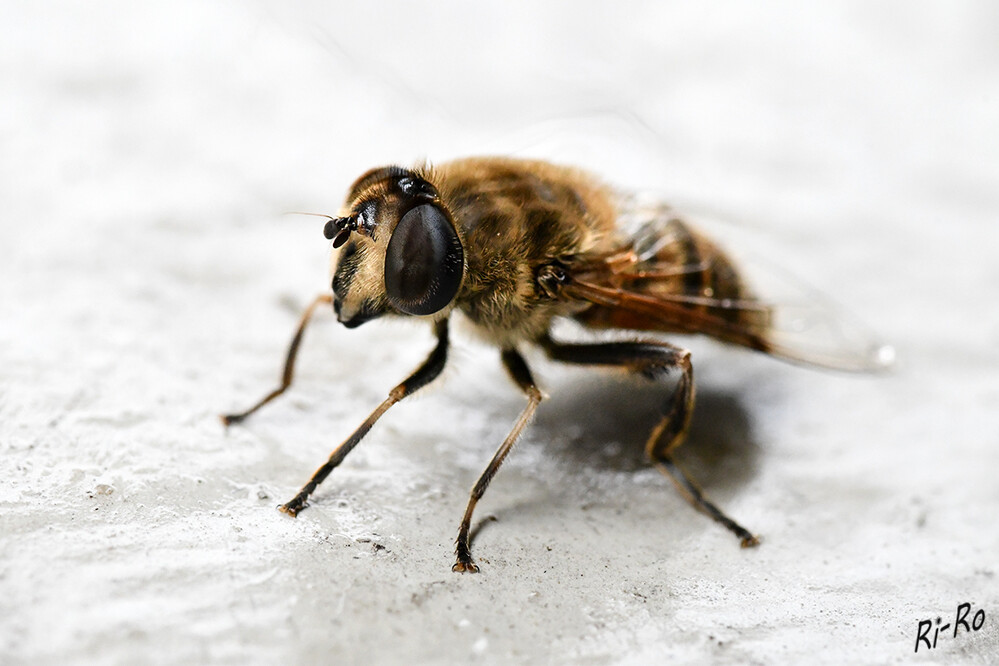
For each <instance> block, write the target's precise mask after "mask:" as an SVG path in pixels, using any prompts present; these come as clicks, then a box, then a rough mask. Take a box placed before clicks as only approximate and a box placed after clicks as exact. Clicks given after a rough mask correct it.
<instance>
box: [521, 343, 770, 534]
mask: <svg viewBox="0 0 999 666" xmlns="http://www.w3.org/2000/svg"><path fill="white" fill-rule="evenodd" d="M541 344H542V346H543V347H544V349H545V351H546V352H547V353H548V355H549V356H550V357H551V358H552V359H554V360H556V361H563V362H566V363H578V364H582V365H612V366H622V367H625V368H628V369H629V370H631V371H633V372H639V373H641V374H642V375H644V376H646V377H649V378H650V379H665V378H666V376H667V375H669V374H670V372H672V371H674V370H679V371H680V379H679V381H678V382H677V385H676V388H675V389H673V394H672V396H671V398H670V403H669V404H670V407H669V411H668V412H667V413H666V415H665V416H663V418H662V420H661V421H659V423H658V424H656V426H655V428H653V429H652V433H651V435H650V436H649V439H648V441H647V442H646V444H645V452H646V454H647V455H648V457H649V459H650V460H651V461H652V463H653V464H654V465H655V466H656V468H657V469H659V471H660V472H662V473H663V474H665V475H666V476H667V477H668V478H669V479H670V480H671V481H672V482H673V483H674V485H676V487H677V489H679V491H680V493H681V494H682V495H683V496H684V497H685V498H686V499H687V501H688V502H690V503H691V504H692V505H693V506H694V508H696V509H697V510H698V511H701V512H703V513H705V514H707V515H708V516H710V517H711V518H713V519H714V520H716V521H718V522H719V523H721V524H722V525H724V526H725V527H726V528H727V529H728V530H729V531H731V532H732V533H733V534H735V535H736V536H737V537H738V538H739V541H740V543H741V544H742V547H743V548H748V547H751V546H755V545H757V544H758V543H759V539H758V538H757V537H756V536H754V535H753V534H752V533H751V532H750V531H749V530H747V529H746V528H744V527H743V526H742V525H740V524H739V523H737V522H735V521H734V520H732V519H731V518H729V517H728V516H726V515H725V513H724V512H722V510H721V509H719V508H718V507H717V506H716V505H715V504H714V503H713V502H712V501H710V500H709V499H708V498H707V497H705V496H704V493H703V492H702V491H701V489H700V487H699V486H698V485H697V483H695V482H694V481H693V480H692V479H691V478H690V476H689V475H688V474H687V473H686V472H685V471H684V470H683V469H682V468H681V467H680V466H679V465H678V464H677V463H676V461H675V460H673V451H674V450H675V449H676V448H677V447H679V446H680V445H681V444H682V443H683V440H684V439H685V438H686V436H687V430H688V428H689V427H690V417H691V415H692V414H693V409H694V368H693V366H692V365H691V363H690V352H688V351H687V350H685V349H680V348H679V347H675V346H673V345H671V344H668V343H665V342H606V343H596V344H563V343H559V342H555V341H554V340H552V339H551V338H548V337H546V338H544V339H543V340H542V341H541Z"/></svg>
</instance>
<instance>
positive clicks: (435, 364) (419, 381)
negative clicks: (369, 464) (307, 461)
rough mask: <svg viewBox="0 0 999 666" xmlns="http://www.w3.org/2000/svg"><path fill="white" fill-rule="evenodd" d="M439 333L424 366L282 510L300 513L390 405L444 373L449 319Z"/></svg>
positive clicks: (373, 414)
mask: <svg viewBox="0 0 999 666" xmlns="http://www.w3.org/2000/svg"><path fill="white" fill-rule="evenodd" d="M436 333H437V346H436V347H435V348H434V350H433V351H432V352H430V356H428V357H427V360H426V361H424V362H423V365H421V366H420V367H419V368H417V369H416V371H415V372H414V373H413V374H411V375H410V376H409V377H408V378H407V379H406V381H404V382H402V383H401V384H399V385H398V386H396V387H395V388H394V389H392V390H391V391H390V392H389V397H388V398H386V399H385V401H384V402H382V404H380V405H378V407H377V408H375V411H373V412H371V414H370V415H369V416H368V418H366V419H365V420H364V423H362V424H361V425H360V427H359V428H358V429H357V430H355V431H354V432H353V434H351V436H350V437H348V438H347V439H346V440H345V441H344V442H343V444H341V445H340V446H338V447H337V448H336V450H334V451H333V453H331V454H330V457H329V460H327V461H326V463H325V464H323V466H322V467H320V468H319V469H317V470H316V473H315V474H313V475H312V478H311V479H309V482H308V483H306V484H305V485H304V486H302V490H300V491H299V493H298V494H297V495H295V497H293V498H292V499H291V501H290V502H288V503H287V504H284V505H283V506H281V507H280V509H281V511H284V512H285V513H287V514H288V515H291V516H297V515H298V512H299V511H301V510H302V509H304V508H305V506H306V504H305V501H306V500H307V499H308V498H309V495H311V494H312V491H314V490H315V489H316V487H317V486H318V485H319V484H320V483H322V482H323V480H324V479H325V478H326V477H327V476H329V475H330V472H332V471H333V469H334V468H335V467H336V466H337V465H339V464H340V463H341V462H343V459H344V458H346V457H347V454H348V453H350V452H351V451H352V450H353V448H354V447H355V446H357V444H358V442H360V441H361V439H362V438H363V437H364V436H365V435H367V434H368V431H369V430H371V427H372V426H373V425H375V422H376V421H378V419H379V418H381V416H382V414H384V413H385V412H387V411H388V408H389V407H391V406H392V405H394V404H395V403H397V402H399V401H400V400H402V399H403V398H405V397H406V396H408V395H411V394H412V393H414V392H415V391H417V390H419V389H421V388H423V387H424V386H426V385H427V384H429V383H430V382H432V381H433V380H434V379H436V378H437V376H438V375H440V374H441V370H443V369H444V364H445V362H446V361H447V347H448V329H447V320H446V319H442V320H441V321H439V322H437V324H436Z"/></svg>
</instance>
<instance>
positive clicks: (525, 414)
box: [451, 349, 542, 573]
mask: <svg viewBox="0 0 999 666" xmlns="http://www.w3.org/2000/svg"><path fill="white" fill-rule="evenodd" d="M502 358H503V365H504V366H506V369H507V372H509V373H510V376H511V377H512V378H513V381H515V382H517V385H518V386H520V388H521V390H522V391H524V393H526V394H527V400H528V402H527V406H526V407H524V411H522V412H521V413H520V417H518V418H517V422H516V423H514V425H513V429H512V430H511V431H510V434H508V435H507V436H506V439H505V440H503V443H502V444H501V445H500V447H499V448H498V449H497V450H496V453H495V454H493V459H492V460H490V461H489V466H488V467H486V470H485V471H484V472H483V473H482V476H480V477H479V480H478V481H477V482H476V483H475V486H474V487H473V488H472V494H471V497H469V499H468V506H467V507H466V508H465V515H464V517H463V518H462V519H461V527H460V528H458V539H457V541H456V542H455V549H454V551H455V555H456V559H455V563H454V566H453V567H451V571H459V572H463V573H464V572H467V573H475V572H477V571H478V570H479V567H478V565H477V564H475V562H473V561H472V551H471V548H470V546H469V543H468V533H469V530H470V529H471V527H472V513H473V512H474V511H475V505H476V504H477V503H478V501H479V500H480V499H482V495H484V494H485V492H486V488H488V487H489V482H490V481H492V480H493V477H494V476H496V472H497V471H499V468H500V465H502V464H503V460H504V459H506V456H507V454H509V453H510V450H511V449H512V448H513V445H514V444H515V443H516V441H517V438H518V437H519V436H520V432H521V431H522V430H523V429H524V426H526V425H527V423H528V421H530V420H531V416H533V415H534V411H535V410H536V409H537V408H538V404H539V403H540V402H541V397H542V396H541V391H539V390H538V387H537V386H535V384H534V379H533V378H532V377H531V371H530V369H529V368H528V367H527V363H526V362H524V357H523V356H521V355H520V354H519V353H517V351H516V350H514V349H505V350H503V357H502Z"/></svg>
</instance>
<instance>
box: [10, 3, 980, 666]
mask: <svg viewBox="0 0 999 666" xmlns="http://www.w3.org/2000/svg"><path fill="white" fill-rule="evenodd" d="M4 16H5V20H4V21H3V25H2V26H0V367H2V370H0V449H2V455H0V475H2V476H3V478H4V479H5V482H4V483H3V484H0V590H2V592H3V593H2V594H0V661H2V662H4V663H28V662H31V663H46V662H48V663H64V662H66V661H74V662H77V663H83V662H95V663H123V662H131V661H136V660H138V661H143V662H162V663H171V662H172V663H176V662H192V661H193V662H233V663H251V662H256V663H264V662H274V661H283V662H301V661H306V660H310V661H315V660H317V659H319V660H323V661H327V660H330V661H337V662H340V663H357V662H360V661H369V660H372V661H377V662H379V663H397V662H408V661H410V660H417V661H430V662H445V661H455V660H467V659H470V658H475V659H477V660H481V661H483V662H484V663H498V662H506V661H527V660H538V659H540V660H542V661H549V662H560V661H569V662H573V661H580V660H587V661H591V662H593V663H645V662H650V661H655V662H658V661H662V660H664V659H667V658H669V659H673V660H678V661H700V660H706V659H712V660H714V661H721V662H726V661H728V662H738V663H743V662H746V661H771V660H777V659H779V660H785V661H788V660H795V659H801V658H804V657H806V656H807V657H808V658H821V657H823V656H826V655H828V658H830V659H842V658H844V657H846V658H849V659H851V660H853V661H876V662H889V661H896V660H905V659H907V658H909V655H911V654H912V651H913V643H914V640H915V636H916V630H917V625H918V622H919V620H920V619H924V618H929V617H934V618H935V617H937V616H940V615H943V616H945V617H946V616H947V615H948V614H951V613H953V612H954V609H955V608H956V606H957V605H958V604H959V603H963V602H970V603H973V604H974V605H975V608H979V607H985V608H986V609H987V610H986V614H987V618H991V617H992V616H991V613H992V609H994V608H995V607H996V604H997V603H999V585H997V583H996V577H995V576H996V574H995V570H994V554H995V552H997V548H999V534H997V533H996V530H995V525H994V521H992V520H990V519H988V518H987V517H986V516H987V515H992V514H994V512H995V508H996V506H997V503H999V494H997V492H999V491H997V489H996V484H995V473H996V470H997V465H999V453H997V452H999V417H997V416H996V414H997V413H999V380H997V370H999V352H997V346H999V309H997V308H996V307H995V306H994V304H995V302H996V299H997V296H999V268H997V265H996V262H995V260H994V255H995V252H996V250H997V249H999V226H997V213H999V124H997V123H996V118H999V42H997V40H996V34H997V33H999V7H997V6H996V5H995V4H994V3H990V2H987V1H985V0H979V1H971V0H969V1H965V2H951V3H946V4H944V3H924V2H916V3H913V2H890V3H881V4H878V5H871V4H870V3H863V2H841V3H836V4H833V5H828V6H821V7H818V6H803V5H801V4H800V3H791V2H786V3H781V2H766V3H762V4H761V3H754V4H753V5H746V4H744V3H736V2H712V3H700V4H697V5H696V6H692V5H688V4H684V3H673V2H669V3H639V2H634V3H631V2H626V3H616V4H615V5H613V6H609V5H602V4H599V3H578V2H577V3H568V2H558V3H526V2H525V3H509V4H507V3H504V4H503V5H502V6H494V5H489V6H484V5H483V6H471V5H468V4H465V3H457V2H444V3H435V4H434V5H432V6H431V5H425V6H418V5H412V4H409V3H391V4H389V5H387V6H386V5H377V6H376V5H369V4H362V3H337V4H336V5H333V4H331V3H322V2H291V3H277V2H255V3H235V2H218V3H208V4H206V3H195V2H187V1H185V0H182V1H180V2H169V3H168V2H146V3H139V4H136V3H127V2H116V1H109V2H103V3H74V2H49V3H28V2H8V3H6V4H5V11H4ZM474 154H503V155H514V156H530V157H538V158H543V159H548V160H552V161H556V162H562V163H567V164H574V165H578V166H582V167H585V168H587V169H590V170H591V171H593V172H595V173H597V174H599V175H601V176H602V177H604V178H605V179H606V180H608V181H609V182H611V183H613V184H615V185H617V186H620V187H624V188H633V189H638V190H651V191H654V192H656V193H657V194H659V195H661V196H663V197H664V198H665V199H666V200H668V201H671V202H674V203H676V204H677V205H678V206H679V207H680V208H682V209H688V210H691V211H694V212H697V213H703V214H706V215H709V216H711V217H717V218H720V219H722V220H725V221H727V222H729V223H731V224H734V225H736V226H738V227H739V228H741V229H743V230H750V231H751V232H752V233H751V234H750V235H752V236H755V237H756V238H757V239H759V240H760V242H761V246H762V248H763V251H764V252H765V253H767V254H768V255H769V256H771V257H772V258H773V259H774V261H775V262H776V263H778V264H780V265H782V266H785V267H787V268H789V269H790V270H791V271H792V272H793V273H795V274H798V275H801V276H802V277H803V279H805V280H807V282H809V283H811V284H815V285H818V286H819V287H820V288H821V289H822V290H823V291H825V292H826V293H828V294H830V295H831V296H832V297H833V298H835V299H836V300H838V301H840V302H842V303H845V304H847V306H848V307H849V308H850V309H851V310H852V311H853V312H856V313H857V314H858V315H859V316H860V317H861V318H863V319H864V320H866V321H868V322H869V323H870V324H871V325H872V326H873V327H874V328H875V329H876V330H878V331H879V332H880V333H881V334H882V335H883V336H884V338H885V339H886V340H888V341H890V342H891V343H893V344H894V345H895V347H896V348H897V351H898V357H899V363H898V365H897V367H896V369H895V371H894V372H893V373H892V374H891V375H889V376H887V377H879V378H856V377H843V376H840V375H832V374H823V373H811V372H806V371H803V370H800V369H797V368H792V367H788V366H786V365H782V364H779V363H776V362H774V361H771V360H769V359H766V358H763V357H759V356H755V355H752V354H747V353H744V352H738V351H731V350H726V349H722V348H720V347H718V346H715V345H711V344H709V343H705V342H703V341H698V340H694V341H690V346H691V348H692V349H693V350H694V353H695V356H694V358H695V363H696V364H697V367H698V376H699V382H700V383H699V391H700V395H701V410H699V412H698V413H699V416H698V417H697V420H696V421H695V428H694V432H693V433H692V437H691V442H690V447H688V448H689V449H690V452H689V461H688V462H689V465H690V467H691V468H692V469H693V470H694V471H695V472H697V475H698V476H699V478H701V479H702V480H703V481H704V483H705V486H706V488H707V489H708V491H709V493H711V494H713V495H715V496H716V497H717V498H718V499H719V501H720V503H722V504H723V505H724V506H725V507H726V508H727V509H728V510H729V512H730V513H732V514H733V515H736V516H737V517H739V518H740V519H741V520H742V522H745V523H747V524H750V526H751V527H753V528H754V529H756V530H757V531H759V532H761V533H762V534H763V535H764V539H765V541H764V544H763V546H762V547H761V548H760V549H758V550H756V551H754V552H751V553H747V552H741V551H739V550H738V549H737V548H734V547H733V544H732V543H730V541H732V539H731V538H730V537H729V535H727V534H725V533H724V532H723V530H721V529H718V528H717V527H716V526H714V525H712V524H711V523H710V522H709V521H707V519H704V518H703V517H701V516H698V515H696V514H695V513H694V512H693V511H691V510H690V509H689V507H687V506H686V504H685V503H684V502H683V500H682V499H681V498H680V497H679V496H677V495H676V493H675V492H674V491H673V489H672V488H671V487H670V486H669V484H667V483H664V482H663V479H661V478H660V477H659V475H658V474H657V473H656V472H654V471H653V470H649V469H648V468H647V467H646V466H645V465H644V463H643V462H642V460H641V442H642V441H644V433H645V432H646V431H647V429H648V427H649V426H650V425H651V423H652V422H653V420H654V415H655V412H656V410H657V409H659V407H660V403H661V400H662V395H661V390H659V389H656V388H655V387H649V386H646V385H644V384H641V383H634V382H628V381H625V380H622V379H606V378H601V377H600V376H593V374H592V373H582V372H577V371H575V370H567V369H561V368H557V367H554V366H552V365H550V364H540V365H539V368H540V370H539V371H538V374H539V375H541V376H542V377H543V378H544V382H543V383H544V387H545V389H546V390H547V391H548V392H549V393H551V395H552V399H551V400H550V401H549V402H547V403H545V405H544V406H543V409H542V412H541V414H539V417H538V420H537V422H536V423H535V424H534V428H533V429H532V430H531V431H529V432H528V434H527V435H526V436H525V439H524V442H523V444H522V445H521V446H520V447H519V448H518V450H517V451H516V455H514V456H512V457H511V459H510V462H509V463H508V465H507V466H506V467H504V469H503V471H502V472H501V474H500V475H499V476H498V477H497V480H496V482H495V483H494V484H493V486H492V487H491V488H490V493H489V494H488V495H487V497H486V500H484V502H483V504H482V505H481V512H480V514H479V517H480V518H482V519H486V518H487V517H488V516H492V517H493V518H496V519H497V520H496V522H495V524H492V521H488V520H484V523H488V524H487V525H486V527H484V528H483V529H482V533H481V535H480V538H479V539H478V540H477V542H476V544H475V547H474V550H475V552H476V554H477V555H478V556H479V557H480V559H481V560H482V563H483V565H484V566H483V574H482V575H480V576H478V577H471V576H464V577H463V576H454V575H452V574H451V573H450V571H449V567H450V562H451V554H450V551H451V543H452V542H451V539H452V538H453V533H454V530H455V528H456V527H457V521H458V519H459V518H460V514H461V510H462V509H463V507H464V502H465V499H466V497H467V489H468V488H469V487H470V486H471V484H472V483H473V482H474V479H475V478H476V476H477V475H478V473H479V471H480V470H481V469H482V468H483V467H484V466H485V464H486V462H487V461H488V459H489V457H490V455H491V453H492V451H493V449H494V448H495V446H496V445H497V444H498V443H499V442H500V441H501V439H502V437H503V435H504V434H505V432H506V430H507V429H508V427H509V425H510V424H511V423H512V421H513V419H514V418H515V416H516V414H517V413H518V411H519V410H520V408H521V406H522V399H521V398H520V397H519V396H518V395H517V393H516V391H514V390H512V388H511V387H510V386H509V385H508V380H507V379H506V378H505V376H504V375H503V373H502V370H501V369H500V368H499V366H498V363H497V362H496V358H495V354H494V353H493V352H492V351H491V350H489V349H487V348H484V347H481V346H479V345H477V344H476V343H474V342H467V341H464V340H459V341H458V348H457V350H456V353H455V356H454V358H455V362H454V363H453V364H452V368H451V369H450V370H449V372H448V376H447V381H446V382H445V383H444V385H443V386H442V387H440V388H438V389H437V390H434V391H430V392H428V394H427V395H425V396H420V397H419V399H417V400H414V401H413V403H412V404H404V405H400V406H398V407H397V408H394V410H393V412H392V413H391V414H390V415H389V416H387V417H386V419H385V421H384V422H383V423H382V424H380V425H379V428H378V429H376V431H375V432H373V433H372V435H371V441H370V442H369V441H366V442H365V444H364V446H361V447H359V449H358V450H357V451H356V452H355V453H353V454H352V456H351V458H350V459H349V460H348V463H347V464H346V465H345V466H344V468H343V469H340V470H337V472H336V473H335V474H334V476H333V477H331V479H330V480H329V481H327V483H326V484H325V485H324V486H323V489H322V491H321V492H320V493H319V494H318V495H317V497H316V501H315V503H314V505H313V507H312V508H310V510H309V511H308V512H305V513H303V514H302V516H301V517H300V518H299V519H298V520H297V521H291V520H288V519H287V518H286V517H284V516H281V515H279V514H278V513H277V512H276V511H274V510H273V507H274V505H276V504H277V503H279V502H280V501H283V500H284V499H287V497H290V494H293V493H294V492H295V491H296V489H297V488H298V486H299V485H300V484H301V483H302V482H304V481H305V480H306V478H307V476H308V474H309V473H310V471H311V470H312V469H314V467H315V466H316V465H318V464H319V463H320V462H321V461H322V460H323V459H324V458H325V456H326V455H327V454H328V452H329V451H330V450H331V449H332V447H333V445H335V444H336V443H337V442H338V441H339V440H340V439H341V438H342V437H343V436H344V435H346V434H347V432H349V430H350V429H351V428H352V427H353V425H354V424H355V423H357V422H360V420H361V419H362V418H363V415H364V414H365V413H367V411H368V410H370V409H371V408H372V407H373V406H374V405H375V404H377V402H379V401H380V400H381V399H382V397H383V396H384V394H385V392H386V391H387V390H388V389H389V388H390V387H391V386H392V385H394V384H395V383H396V382H397V381H399V380H400V379H401V378H402V377H404V376H405V374H406V373H407V372H408V371H409V370H410V369H411V368H412V367H414V366H415V364H417V363H418V362H419V360H420V359H421V358H422V357H423V356H424V354H425V353H426V351H427V350H428V349H429V348H430V346H431V345H432V340H431V337H430V335H429V334H428V333H427V332H426V331H424V330H422V329H421V328H419V327H412V326H405V325H401V324H393V323H389V322H387V323H381V322H379V323H373V324H370V325H367V326H365V327H364V328H363V329H361V330H359V331H356V332H348V331H346V330H344V329H342V328H341V327H338V326H336V325H335V324H334V323H333V322H331V321H329V320H326V321H319V322H317V324H316V326H315V329H314V330H312V331H310V333H309V336H308V338H307V340H306V344H305V346H304V348H303V351H302V355H301V357H300V358H301V359H302V366H301V370H300V373H299V379H298V382H299V383H298V384H297V385H296V389H295V390H294V391H293V392H291V393H290V394H289V395H288V396H286V399H285V400H284V401H283V403H282V404H275V405H274V406H273V407H271V408H269V411H267V412H262V413H261V414H260V415H259V418H257V419H255V420H253V421H250V422H248V423H247V425H245V426H243V427H240V428H233V429H231V430H230V431H229V432H228V433H226V432H225V431H223V429H222V428H221V426H219V424H218V421H217V419H216V415H217V414H218V413H219V412H222V411H228V410H232V409H235V408H238V407H241V406H244V405H246V404H249V403H250V402H252V401H253V400H255V399H256V398H257V397H259V396H260V395H262V394H263V393H264V392H265V391H266V390H268V389H269V388H271V386H272V384H273V382H274V381H275V380H276V379H277V375H278V371H279V369H280V365H281V362H282V360H283V354H284V349H285V345H286V344H287V341H288V339H289V338H290V335H291V333H292V330H293V327H294V325H295V321H296V319H297V313H298V311H299V310H300V309H301V308H302V307H304V305H305V304H306V303H307V302H308V301H309V300H310V299H311V298H312V296H313V295H314V294H316V293H318V292H320V291H322V290H324V289H326V288H328V262H329V258H328V253H329V246H328V243H327V242H326V241H325V240H323V239H322V237H321V235H320V234H321V223H317V222H316V220H315V219H313V218H303V217H289V216H284V215H283V214H282V213H283V212H285V211H288V210H307V211H315V212H329V213H332V212H334V211H335V210H336V209H337V207H338V206H339V205H340V203H341V199H342V197H343V195H344V192H345V189H346V188H347V186H348V185H349V184H350V182H352V180H353V179H354V178H355V177H356V176H357V175H359V174H360V173H362V172H363V171H365V170H366V169H368V168H370V167H372V166H376V165H380V164H385V163H401V164H410V163H414V162H417V161H420V160H423V159H429V160H431V161H443V160H447V159H450V158H454V157H460V156H464V155H474ZM685 344H686V343H685ZM532 358H533V357H532ZM538 362H539V363H540V359H539V360H538ZM594 405H596V406H600V407H603V409H594ZM990 512H991V513H990ZM428 636H429V637H435V640H431V639H430V638H428ZM935 654H936V655H937V656H938V657H939V658H940V659H944V660H946V661H959V660H966V661H969V662H973V663H986V662H988V661H989V660H990V659H993V658H995V657H996V655H997V654H999V633H997V631H996V628H995V625H994V622H993V621H992V620H991V619H987V620H986V626H985V630H983V631H980V632H977V633H974V634H969V635H967V636H963V635H962V636H959V637H956V638H953V639H951V640H949V641H948V642H947V644H946V645H944V644H943V643H941V646H940V647H938V648H936V650H935Z"/></svg>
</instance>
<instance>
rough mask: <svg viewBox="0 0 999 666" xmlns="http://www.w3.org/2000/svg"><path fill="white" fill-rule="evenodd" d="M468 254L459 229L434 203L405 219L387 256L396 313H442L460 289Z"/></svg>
mask: <svg viewBox="0 0 999 666" xmlns="http://www.w3.org/2000/svg"><path fill="white" fill-rule="evenodd" d="M464 267H465V253H464V250H462V247H461V241H460V240H459V239H458V233H457V232H456V231H455V230H454V225H453V224H451V221H450V220H449V219H448V218H447V216H445V215H444V212H443V211H442V210H441V209H440V208H438V207H437V206H436V205H434V204H424V205H422V206H417V207H416V208H413V209H412V210H410V211H409V212H408V213H406V214H405V215H403V216H402V219H401V220H399V224H397V225H396V227H395V231H393V232H392V238H391V239H390V240H389V244H388V250H387V252H386V254H385V294H386V295H387V296H388V300H389V303H391V304H392V307H394V308H395V309H397V310H400V311H402V312H405V313H406V314H411V315H429V314H433V313H435V312H437V311H439V310H442V309H443V308H444V307H445V306H447V304H448V303H450V302H451V300H452V299H453V298H454V296H455V294H457V293H458V287H459V286H461V276H462V273H463V272H464Z"/></svg>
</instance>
